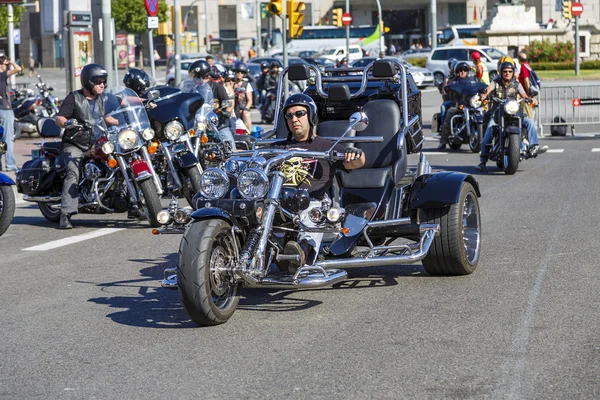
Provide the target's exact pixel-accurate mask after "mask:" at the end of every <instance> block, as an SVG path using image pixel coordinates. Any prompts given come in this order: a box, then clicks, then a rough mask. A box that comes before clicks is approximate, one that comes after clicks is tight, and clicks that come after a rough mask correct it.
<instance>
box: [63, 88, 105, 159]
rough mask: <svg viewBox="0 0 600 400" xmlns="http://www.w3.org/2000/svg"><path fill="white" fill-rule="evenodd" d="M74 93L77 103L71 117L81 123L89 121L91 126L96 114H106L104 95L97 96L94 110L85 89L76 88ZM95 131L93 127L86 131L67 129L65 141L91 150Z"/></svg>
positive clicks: (98, 115)
mask: <svg viewBox="0 0 600 400" xmlns="http://www.w3.org/2000/svg"><path fill="white" fill-rule="evenodd" d="M72 93H73V96H74V97H75V104H74V106H73V114H72V115H71V118H75V119H76V120H77V121H78V122H79V123H80V124H84V123H87V124H89V125H90V126H92V125H93V123H94V119H95V118H94V116H96V117H100V116H102V115H104V96H98V97H96V101H95V103H94V110H92V109H91V108H90V100H88V99H86V98H85V94H83V89H79V90H76V91H74V92H72ZM93 138H94V135H93V132H92V130H91V129H88V130H86V131H83V132H81V131H78V130H77V129H69V128H67V129H65V133H64V134H63V142H65V143H70V144H72V145H74V146H76V147H78V148H79V149H80V150H82V151H87V150H89V149H90V148H91V147H92V145H93Z"/></svg>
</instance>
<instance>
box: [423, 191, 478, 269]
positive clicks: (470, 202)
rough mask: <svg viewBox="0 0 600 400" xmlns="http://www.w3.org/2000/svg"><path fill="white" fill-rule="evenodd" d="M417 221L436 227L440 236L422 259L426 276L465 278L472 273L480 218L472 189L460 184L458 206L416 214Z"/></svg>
mask: <svg viewBox="0 0 600 400" xmlns="http://www.w3.org/2000/svg"><path fill="white" fill-rule="evenodd" d="M420 219H421V222H422V223H423V222H424V223H430V224H439V225H440V233H439V235H437V236H436V237H435V239H434V240H433V243H432V244H431V247H430V248H429V252H428V253H427V256H425V258H424V259H423V267H424V268H425V271H427V273H429V274H431V275H468V274H470V273H472V272H473V271H474V270H475V268H476V267H477V264H478V262H479V254H480V252H481V215H480V212H479V201H478V200H477V193H476V192H475V189H474V188H473V185H471V184H470V183H469V182H463V184H462V187H461V189H460V194H459V197H458V203H456V204H453V205H451V206H450V207H442V208H428V209H424V210H420Z"/></svg>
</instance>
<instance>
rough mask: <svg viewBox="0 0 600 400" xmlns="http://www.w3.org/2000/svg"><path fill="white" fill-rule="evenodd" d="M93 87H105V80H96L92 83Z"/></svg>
mask: <svg viewBox="0 0 600 400" xmlns="http://www.w3.org/2000/svg"><path fill="white" fill-rule="evenodd" d="M94 85H105V86H106V79H97V80H95V81H94Z"/></svg>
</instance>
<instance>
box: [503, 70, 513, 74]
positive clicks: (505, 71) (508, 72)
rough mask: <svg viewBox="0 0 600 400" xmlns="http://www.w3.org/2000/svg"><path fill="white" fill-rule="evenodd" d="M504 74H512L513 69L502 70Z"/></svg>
mask: <svg viewBox="0 0 600 400" xmlns="http://www.w3.org/2000/svg"><path fill="white" fill-rule="evenodd" d="M502 73H503V74H512V73H513V71H511V70H510V69H505V70H504V71H502Z"/></svg>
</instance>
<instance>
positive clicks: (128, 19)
mask: <svg viewBox="0 0 600 400" xmlns="http://www.w3.org/2000/svg"><path fill="white" fill-rule="evenodd" d="M111 8H112V10H111V11H112V17H113V18H114V19H115V30H116V31H117V32H127V33H146V32H147V31H148V28H146V17H147V16H148V13H147V11H146V7H144V0H112V1H111ZM168 8H169V7H168V6H167V4H166V3H165V2H164V1H159V2H158V21H159V22H166V21H167V10H168ZM155 33H156V32H155Z"/></svg>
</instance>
